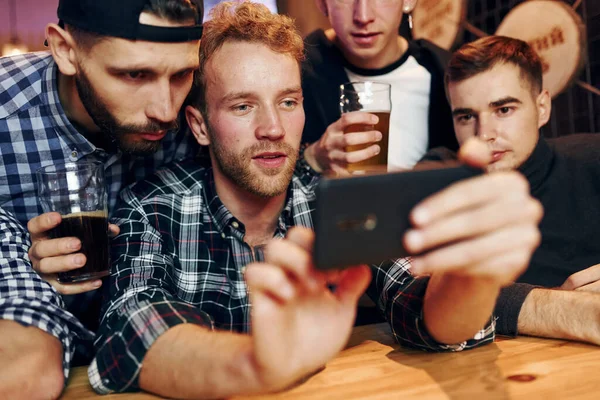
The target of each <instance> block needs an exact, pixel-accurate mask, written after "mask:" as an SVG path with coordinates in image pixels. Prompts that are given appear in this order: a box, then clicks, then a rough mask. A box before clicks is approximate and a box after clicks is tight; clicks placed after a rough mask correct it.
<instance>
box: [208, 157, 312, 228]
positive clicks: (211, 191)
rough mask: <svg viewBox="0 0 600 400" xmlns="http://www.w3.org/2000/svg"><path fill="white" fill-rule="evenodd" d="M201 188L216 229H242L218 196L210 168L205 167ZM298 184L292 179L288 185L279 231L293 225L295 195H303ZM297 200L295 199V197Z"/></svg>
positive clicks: (279, 221)
mask: <svg viewBox="0 0 600 400" xmlns="http://www.w3.org/2000/svg"><path fill="white" fill-rule="evenodd" d="M203 180H204V181H203V185H202V186H203V188H204V191H205V196H206V203H207V205H208V212H209V213H210V215H211V219H212V221H213V223H214V224H215V226H216V228H217V230H218V231H219V232H221V233H224V232H225V231H226V228H227V227H229V226H232V227H233V229H239V230H240V231H241V232H243V231H244V225H243V224H242V222H241V221H239V220H238V219H237V218H235V216H234V215H233V214H232V213H231V212H230V211H229V209H228V208H227V207H225V204H223V202H222V201H221V199H220V198H219V195H218V194H217V188H216V186H215V177H214V174H213V169H212V168H207V169H206V174H205V175H204V178H203ZM295 186H298V185H297V184H296V181H295V180H293V181H292V183H291V184H290V185H289V186H288V189H287V194H286V200H285V205H284V207H283V210H282V211H281V214H280V215H279V219H278V223H277V226H278V229H279V230H280V232H281V233H282V234H283V235H285V233H286V232H287V230H288V229H289V228H290V227H292V226H294V215H293V209H294V203H295V199H294V197H295V196H296V197H297V196H304V195H305V194H304V192H303V191H302V190H300V188H296V187H295ZM296 201H297V199H296ZM234 222H235V223H237V224H238V227H234V225H235V224H234Z"/></svg>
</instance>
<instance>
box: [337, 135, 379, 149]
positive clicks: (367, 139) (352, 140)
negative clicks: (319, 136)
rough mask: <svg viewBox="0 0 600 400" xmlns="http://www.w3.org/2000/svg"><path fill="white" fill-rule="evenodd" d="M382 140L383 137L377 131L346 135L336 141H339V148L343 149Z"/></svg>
mask: <svg viewBox="0 0 600 400" xmlns="http://www.w3.org/2000/svg"><path fill="white" fill-rule="evenodd" d="M382 138H383V135H382V134H381V132H379V131H364V132H350V133H346V134H344V136H341V137H340V138H338V139H337V140H338V141H339V148H345V147H348V146H359V145H363V144H371V143H376V142H379V141H381V139H382Z"/></svg>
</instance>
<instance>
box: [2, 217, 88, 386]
mask: <svg viewBox="0 0 600 400" xmlns="http://www.w3.org/2000/svg"><path fill="white" fill-rule="evenodd" d="M28 250H29V235H28V234H27V232H26V231H25V230H24V229H23V227H22V226H21V224H19V222H18V221H17V220H16V219H15V218H14V217H13V216H12V215H10V214H8V213H7V212H6V211H4V210H2V209H1V208H0V320H2V319H4V320H11V321H15V322H19V323H20V324H22V325H25V326H34V327H36V328H38V329H41V330H43V331H44V332H46V333H48V334H50V335H52V336H54V337H56V338H57V339H58V340H60V341H61V343H62V346H63V371H64V374H65V378H68V376H69V366H70V363H71V360H72V357H73V351H74V348H75V346H74V339H75V338H76V337H77V338H78V339H80V340H83V341H88V342H89V343H91V341H92V339H93V334H92V333H91V332H89V331H88V330H86V329H85V328H84V327H83V325H81V323H80V322H79V321H78V320H77V319H76V318H75V317H74V316H73V315H72V314H71V313H69V312H67V311H65V310H64V309H63V301H62V299H61V297H60V296H59V295H58V293H57V292H56V291H55V290H54V289H53V288H52V286H50V284H48V283H46V282H44V281H42V279H41V278H40V277H39V276H38V275H37V274H36V273H35V271H34V270H33V268H32V267H31V264H30V262H29V256H28V255H27V251H28ZM32 379H35V377H32ZM65 382H66V379H65Z"/></svg>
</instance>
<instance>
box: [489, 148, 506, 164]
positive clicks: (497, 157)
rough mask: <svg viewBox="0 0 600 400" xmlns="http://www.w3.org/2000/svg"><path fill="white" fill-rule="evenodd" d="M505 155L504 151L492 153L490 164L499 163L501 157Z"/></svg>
mask: <svg viewBox="0 0 600 400" xmlns="http://www.w3.org/2000/svg"><path fill="white" fill-rule="evenodd" d="M505 154H506V150H503V151H493V152H492V163H495V162H496V161H500V160H501V159H502V157H504V155H505Z"/></svg>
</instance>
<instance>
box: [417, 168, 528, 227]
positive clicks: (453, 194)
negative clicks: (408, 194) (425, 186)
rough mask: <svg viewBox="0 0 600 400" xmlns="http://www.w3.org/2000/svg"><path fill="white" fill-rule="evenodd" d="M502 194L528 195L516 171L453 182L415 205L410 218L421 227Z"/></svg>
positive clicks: (522, 178) (525, 186)
mask: <svg viewBox="0 0 600 400" xmlns="http://www.w3.org/2000/svg"><path fill="white" fill-rule="evenodd" d="M505 196H514V197H522V198H523V199H527V198H530V196H529V184H528V183H527V180H526V179H525V178H524V177H523V176H522V175H521V174H519V173H518V172H501V173H500V172H499V173H494V174H489V175H483V176H478V177H475V178H470V179H465V180H463V181H460V182H457V183H455V184H453V185H451V186H449V187H447V188H446V189H444V190H442V191H440V192H438V193H436V194H434V195H432V196H430V197H428V198H427V199H425V200H423V201H422V202H421V203H419V204H418V205H417V206H415V208H414V209H413V210H412V211H411V214H410V219H411V221H412V223H413V224H414V225H415V226H416V227H422V226H425V225H427V224H430V223H431V222H432V221H435V220H438V219H441V218H443V217H445V216H448V215H450V214H453V213H456V212H459V211H464V210H469V209H472V208H473V207H477V206H480V205H481V204H483V203H488V202H494V201H497V200H498V199H499V198H504V197H505ZM499 211H504V210H499Z"/></svg>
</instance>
